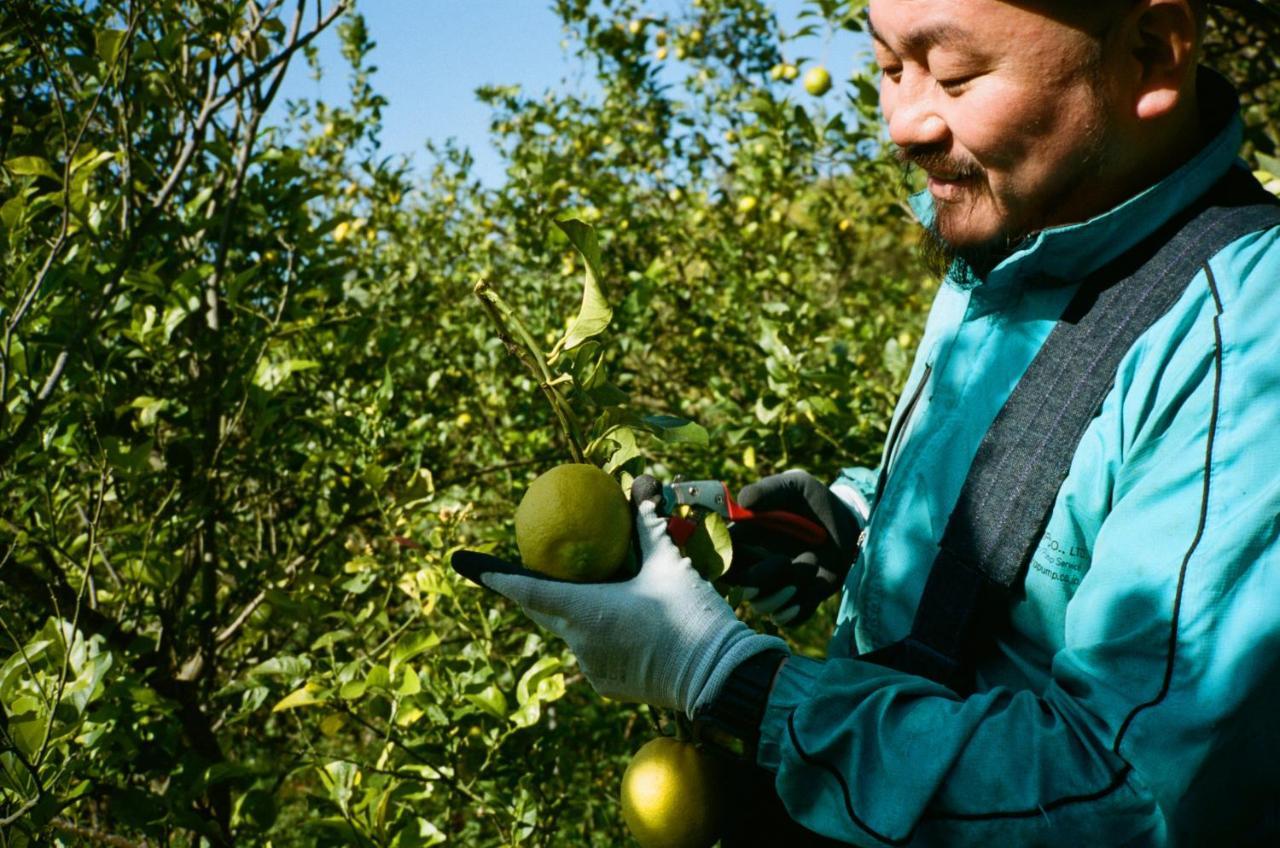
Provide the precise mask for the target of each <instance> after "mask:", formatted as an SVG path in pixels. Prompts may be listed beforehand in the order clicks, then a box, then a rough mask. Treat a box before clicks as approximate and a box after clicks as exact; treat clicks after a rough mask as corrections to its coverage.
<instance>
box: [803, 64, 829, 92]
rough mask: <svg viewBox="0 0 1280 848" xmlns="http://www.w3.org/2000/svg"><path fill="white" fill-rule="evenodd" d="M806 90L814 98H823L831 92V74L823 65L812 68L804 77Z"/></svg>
mask: <svg viewBox="0 0 1280 848" xmlns="http://www.w3.org/2000/svg"><path fill="white" fill-rule="evenodd" d="M804 90H805V91H807V92H809V93H810V94H812V95H813V96H814V97H821V96H822V95H824V94H826V93H827V92H828V91H830V90H831V74H829V73H828V72H827V69H826V68H824V67H822V66H821V65H819V66H818V67H816V68H810V69H809V71H808V73H806V74H805V75H804Z"/></svg>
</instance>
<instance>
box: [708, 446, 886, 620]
mask: <svg viewBox="0 0 1280 848" xmlns="http://www.w3.org/2000/svg"><path fill="white" fill-rule="evenodd" d="M738 504H739V505H741V506H743V507H746V508H747V509H751V510H773V509H780V510H785V511H787V512H793V513H796V514H798V515H802V516H804V517H806V518H809V519H812V520H814V521H817V522H818V523H819V524H821V525H822V527H823V529H825V530H826V531H827V541H826V542H825V543H824V544H822V545H820V546H817V547H812V546H810V545H807V544H805V543H803V542H801V541H799V540H797V539H795V538H794V537H791V536H786V535H783V534H780V533H778V532H777V530H775V529H772V528H768V527H762V526H759V525H756V524H755V523H754V522H751V521H739V522H737V523H735V524H734V525H733V526H732V527H731V528H729V535H730V537H731V538H732V539H733V567H732V568H731V569H730V570H729V573H728V574H726V575H725V576H724V578H723V582H725V583H727V584H729V585H735V586H743V587H745V588H746V593H745V597H746V598H747V600H748V601H750V602H751V605H752V606H753V607H755V609H756V610H758V611H760V612H763V613H766V614H769V615H772V617H773V619H774V621H776V622H778V623H779V624H788V623H799V622H802V621H804V620H805V619H807V618H809V616H811V615H813V611H814V610H815V609H816V608H817V606H818V604H820V603H822V601H824V600H826V599H827V598H828V597H830V596H831V595H833V594H835V593H836V592H837V591H839V590H840V587H841V586H842V585H843V584H844V578H845V575H847V574H848V573H849V567H850V566H851V565H852V564H853V561H854V560H855V559H857V557H858V535H859V533H860V532H861V528H860V527H859V525H858V521H857V519H856V518H855V517H854V514H853V512H852V511H851V510H850V509H849V507H848V506H846V505H845V503H844V501H842V500H841V499H840V498H838V497H837V496H836V495H834V494H833V493H832V492H831V490H830V489H828V488H827V487H826V486H825V485H823V484H822V483H821V482H819V481H818V480H817V479H816V478H815V477H813V476H812V475H810V474H807V473H805V472H804V471H796V470H793V471H786V472H784V473H782V474H774V475H771V476H769V477H765V478H764V479H763V480H760V481H759V482H757V483H752V484H750V485H748V486H744V487H743V488H742V491H740V492H739V493H738Z"/></svg>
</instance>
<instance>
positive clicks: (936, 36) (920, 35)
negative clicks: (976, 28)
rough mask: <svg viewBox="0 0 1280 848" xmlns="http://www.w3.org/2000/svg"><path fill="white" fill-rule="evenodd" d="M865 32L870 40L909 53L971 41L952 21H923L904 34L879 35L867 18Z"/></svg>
mask: <svg viewBox="0 0 1280 848" xmlns="http://www.w3.org/2000/svg"><path fill="white" fill-rule="evenodd" d="M867 32H868V33H869V34H870V35H871V38H872V39H874V40H875V41H878V42H880V43H881V44H883V45H885V46H886V47H893V48H901V49H902V50H905V51H907V52H909V53H915V52H926V51H928V50H929V48H931V47H936V46H938V45H940V44H941V45H952V44H964V43H967V42H971V41H973V34H972V33H970V32H969V30H967V29H966V28H964V27H962V26H960V25H959V24H957V23H955V22H953V21H923V22H921V23H920V24H919V25H916V26H912V27H910V28H909V29H908V30H907V31H906V32H904V33H894V34H893V35H889V34H887V33H886V34H885V35H883V36H882V35H881V34H880V33H879V32H877V31H876V27H875V24H874V23H873V22H872V20H871V16H870V15H868V16H867Z"/></svg>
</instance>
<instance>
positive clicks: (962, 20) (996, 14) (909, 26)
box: [866, 0, 1101, 53]
mask: <svg viewBox="0 0 1280 848" xmlns="http://www.w3.org/2000/svg"><path fill="white" fill-rule="evenodd" d="M1089 1H1090V2H1101V0H1089ZM1060 4H1061V0H963V2H957V0H873V2H872V3H870V4H869V7H868V10H867V19H866V23H867V31H868V33H869V34H870V36H871V38H872V39H873V40H874V41H875V42H877V43H879V44H881V45H883V46H885V47H888V48H890V49H891V50H894V51H901V52H904V53H916V52H920V53H924V52H927V51H928V50H929V49H930V48H932V47H939V46H941V47H947V48H953V49H964V50H968V51H970V52H975V53H988V52H990V51H991V50H998V48H999V46H1000V45H1005V46H1009V45H1008V44H1007V42H1008V41H1010V40H1021V39H1022V38H1023V37H1026V36H1031V37H1033V38H1034V37H1035V36H1036V35H1039V34H1041V33H1043V32H1044V31H1045V28H1046V26H1048V27H1050V28H1052V27H1053V25H1054V24H1066V25H1067V26H1068V27H1070V28H1072V29H1075V28H1077V27H1076V26H1073V25H1072V23H1069V22H1068V21H1066V20H1064V16H1062V15H1059V14H1057V10H1058V9H1059V8H1060ZM1092 11H1094V10H1091V13H1092ZM877 24H878V25H877Z"/></svg>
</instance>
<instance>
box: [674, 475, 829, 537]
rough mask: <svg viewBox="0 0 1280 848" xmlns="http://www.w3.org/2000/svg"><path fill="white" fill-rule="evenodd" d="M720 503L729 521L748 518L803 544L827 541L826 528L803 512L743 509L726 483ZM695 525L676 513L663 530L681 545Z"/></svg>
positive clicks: (695, 527)
mask: <svg viewBox="0 0 1280 848" xmlns="http://www.w3.org/2000/svg"><path fill="white" fill-rule="evenodd" d="M724 504H725V509H724V512H725V513H727V515H724V518H726V519H727V520H729V521H752V522H755V523H757V524H759V525H760V526H762V527H768V528H770V529H773V530H776V531H777V532H778V533H782V534H783V535H786V536H790V537H791V538H793V539H795V540H797V541H799V542H801V543H802V544H805V545H813V546H815V547H816V546H818V545H823V544H826V542H827V531H826V528H824V527H823V526H822V525H821V524H818V523H817V522H816V521H811V520H809V519H808V518H805V517H804V516H803V515H797V514H796V513H794V512H787V511H786V510H781V509H768V510H759V511H756V510H750V509H747V508H746V507H744V506H741V505H739V503H738V502H737V501H735V500H734V499H733V496H732V495H730V494H729V488H728V487H727V486H726V487H725V490H724ZM697 527H698V525H697V523H696V522H693V521H690V520H689V519H687V518H681V517H679V516H677V515H673V516H671V517H670V518H668V519H667V533H668V534H669V535H670V536H671V538H672V539H673V540H674V541H675V543H676V544H677V545H680V546H682V547H683V546H684V544H685V542H687V541H689V537H690V536H692V535H693V531H694V530H696V529H697Z"/></svg>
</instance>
